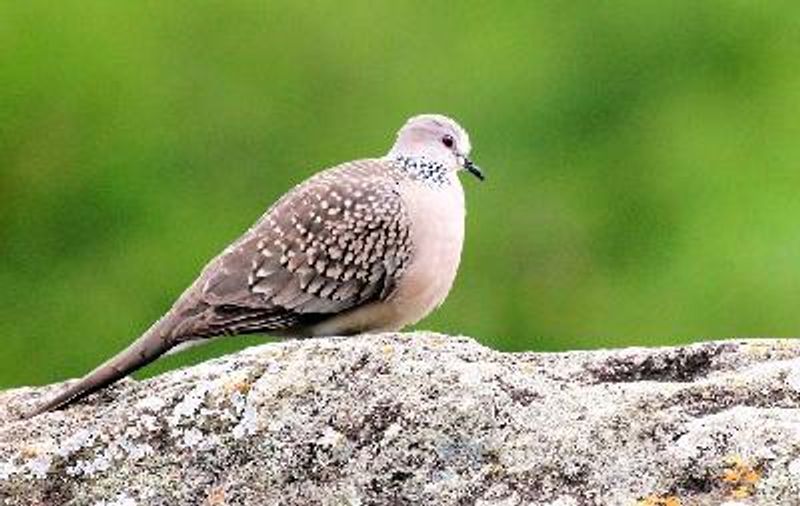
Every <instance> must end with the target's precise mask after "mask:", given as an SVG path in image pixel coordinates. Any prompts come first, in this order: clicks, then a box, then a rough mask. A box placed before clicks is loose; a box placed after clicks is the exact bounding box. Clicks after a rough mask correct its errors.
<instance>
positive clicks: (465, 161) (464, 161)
mask: <svg viewBox="0 0 800 506" xmlns="http://www.w3.org/2000/svg"><path fill="white" fill-rule="evenodd" d="M460 158H461V166H462V167H464V169H465V170H467V171H469V173H470V174H472V175H473V176H475V177H477V178H478V179H480V180H481V181H483V180H485V179H486V176H484V175H483V171H482V170H481V168H480V167H478V166H477V165H475V164H474V163H472V160H470V159H469V158H467V157H466V156H464V155H460Z"/></svg>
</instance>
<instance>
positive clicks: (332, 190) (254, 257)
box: [176, 160, 412, 338]
mask: <svg viewBox="0 0 800 506" xmlns="http://www.w3.org/2000/svg"><path fill="white" fill-rule="evenodd" d="M392 170H393V168H392V167H391V165H390V164H388V162H385V161H383V160H363V161H358V162H351V163H348V164H344V165H342V166H339V167H336V168H333V169H330V170H328V171H325V172H323V173H321V174H319V175H317V176H315V177H313V178H312V179H310V180H308V181H306V182H305V183H303V184H301V185H299V186H297V187H296V188H294V189H293V190H292V191H291V192H289V193H288V194H287V195H285V196H284V197H283V198H282V199H281V200H279V201H278V202H277V203H276V204H275V205H274V206H273V207H272V208H271V209H270V210H269V211H267V213H266V214H265V215H264V216H263V217H262V218H261V219H260V220H259V221H258V222H257V223H256V225H254V226H253V228H251V229H250V230H249V231H248V232H247V233H246V234H245V235H244V236H243V237H242V238H240V239H239V240H238V241H236V242H235V243H234V244H233V245H231V246H230V247H229V248H228V249H227V250H226V251H225V252H223V254H222V255H220V256H219V257H218V258H216V259H215V260H213V261H212V262H211V264H209V266H208V267H207V268H206V269H205V271H204V273H203V275H202V276H201V278H200V280H199V282H198V283H199V292H198V293H197V296H196V297H192V299H193V300H192V301H191V304H189V307H190V308H191V309H189V311H190V312H191V311H193V312H196V314H194V315H192V316H188V315H187V318H185V321H184V322H182V323H181V324H180V325H181V326H182V328H180V329H176V334H178V335H181V336H186V337H189V338H191V337H203V336H212V335H222V334H242V333H254V332H270V331H292V330H294V329H296V328H301V327H303V326H304V325H308V324H313V323H316V322H319V321H322V320H324V319H325V318H327V317H329V316H330V315H332V314H338V313H341V312H343V311H346V310H349V309H352V308H355V307H358V306H361V305H363V304H367V303H369V302H373V301H377V300H385V299H386V298H387V297H389V296H390V295H391V294H392V292H393V290H394V289H395V287H396V284H397V281H398V279H399V278H400V277H401V276H402V274H403V272H404V270H405V268H406V266H407V265H408V262H409V259H410V257H411V254H412V247H411V241H410V237H409V222H408V217H407V215H406V212H405V208H404V206H403V203H402V200H401V199H400V195H399V193H398V189H397V182H396V178H394V177H392ZM198 307H202V309H200V310H198V309H197V308H198Z"/></svg>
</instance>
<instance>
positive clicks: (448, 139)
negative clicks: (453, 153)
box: [442, 135, 455, 148]
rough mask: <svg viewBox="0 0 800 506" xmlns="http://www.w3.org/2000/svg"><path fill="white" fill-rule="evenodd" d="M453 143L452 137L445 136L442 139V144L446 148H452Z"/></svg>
mask: <svg viewBox="0 0 800 506" xmlns="http://www.w3.org/2000/svg"><path fill="white" fill-rule="evenodd" d="M454 143H455V141H453V136H451V135H445V136H444V137H442V144H444V145H445V146H447V147H448V148H452V147H453V144H454Z"/></svg>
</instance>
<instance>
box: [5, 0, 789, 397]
mask: <svg viewBox="0 0 800 506" xmlns="http://www.w3.org/2000/svg"><path fill="white" fill-rule="evenodd" d="M798 7H800V4H798V3H796V2H769V3H766V2H750V1H735V0H720V1H707V2H689V1H672V2H643V1H627V2H559V1H552V2H528V1H524V2H504V3H492V2H453V3H449V2H444V3H443V2H436V3H432V2H391V3H390V2H352V3H350V2H345V3H343V2H313V3H307V2H280V3H278V2H242V1H225V2H221V1H220V2H195V1H192V2H160V1H158V2H156V1H149V2H145V1H141V2H139V1H137V2H133V1H130V2H100V1H97V2H88V1H81V2H23V1H17V2H11V1H9V2H3V3H2V4H0V339H1V340H2V341H1V342H2V350H0V386H10V385H19V384H30V383H43V382H50V381H55V380H59V379H63V378H66V377H69V376H77V375H80V374H83V373H85V372H86V371H88V370H89V369H90V368H92V367H93V366H95V365H97V364H98V363H99V362H100V361H101V360H103V359H104V358H107V357H108V356H110V355H111V354H113V353H115V352H116V351H118V350H119V349H121V348H122V347H123V346H125V345H126V344H127V343H129V342H130V341H131V340H133V339H134V338H135V337H137V336H138V334H139V333H140V332H142V331H143V330H144V329H145V328H146V327H147V326H148V325H149V324H150V322H152V321H153V320H154V319H156V318H157V317H158V316H159V315H160V314H161V313H162V312H163V311H165V310H166V309H167V308H168V307H169V305H170V303H171V302H172V300H173V299H174V298H175V297H176V296H177V295H178V294H179V293H180V292H181V291H182V289H183V288H184V287H185V286H187V285H188V284H189V283H190V282H191V281H192V280H193V279H194V277H195V275H196V274H197V273H198V271H199V269H200V268H201V267H202V266H203V265H204V263H205V262H206V261H207V260H208V259H210V258H211V257H212V256H214V255H215V254H216V253H217V252H219V251H220V250H221V249H222V248H223V247H224V246H225V245H227V244H228V243H229V242H230V241H231V240H233V239H234V238H235V237H236V236H237V235H238V234H239V233H240V232H242V231H243V230H244V229H245V228H246V227H248V226H249V225H250V224H251V223H252V222H253V221H254V220H255V219H256V218H257V217H258V216H259V215H260V214H261V213H262V212H263V211H264V209H266V208H267V207H268V206H269V204H270V203H272V202H273V201H274V200H275V199H276V198H277V197H278V196H279V195H281V194H282V193H283V192H284V191H286V190H287V189H288V188H289V187H290V186H292V185H293V184H294V183H296V182H298V181H300V180H301V179H303V178H305V177H307V176H309V175H311V174H313V173H314V172H315V171H316V170H318V169H320V168H323V167H326V166H329V165H332V164H334V163H337V162H339V161H344V160H349V159H353V158H359V157H367V156H375V155H380V154H382V153H384V152H385V151H386V150H387V149H388V147H389V145H390V143H391V142H392V139H393V136H394V133H395V131H396V129H397V128H398V127H399V126H400V125H401V124H402V123H403V122H404V121H405V119H406V118H407V117H408V116H410V115H412V114H416V113H420V112H442V113H445V114H449V115H452V116H454V117H455V118H457V119H458V120H459V121H460V122H461V123H462V124H463V125H465V126H466V127H467V129H468V130H469V131H470V132H471V135H472V140H473V145H474V151H473V154H474V159H475V160H476V161H477V162H478V163H479V164H480V165H481V166H483V167H484V168H485V170H486V172H487V173H488V181H487V182H486V183H485V184H482V185H481V184H478V183H477V181H474V180H472V179H465V180H464V184H465V187H466V193H467V200H468V207H469V215H468V217H467V242H466V247H465V252H464V256H463V263H462V267H461V270H460V276H459V278H458V280H457V282H456V286H455V288H454V290H453V292H452V293H451V295H450V297H449V299H448V300H447V302H446V303H445V305H444V306H443V307H442V308H441V309H440V310H439V311H438V312H437V313H435V314H434V315H433V316H431V317H429V318H428V319H426V320H425V321H423V322H422V323H421V324H420V325H418V327H419V328H428V329H435V330H438V331H442V332H448V333H453V334H460V333H463V334H468V335H471V336H475V337H477V338H478V339H480V340H481V341H482V342H484V343H485V344H487V345H489V346H492V347H496V348H500V349H505V350H563V349H575V348H594V347H600V346H624V345H658V344H671V343H682V342H689V341H694V340H700V339H712V338H725V337H731V336H777V335H780V336H793V335H797V334H798V329H800V306H799V305H800V255H798V252H799V251H800V192H799V191H798V189H799V188H800V119H799V118H800V72H799V71H798V64H800V8H798ZM262 340H263V339H262V338H259V337H249V338H240V339H230V340H228V341H227V342H224V341H223V342H218V343H215V344H212V345H210V346H209V347H205V348H202V349H199V350H197V349H196V350H197V351H195V350H193V351H190V352H188V353H187V354H184V355H180V356H176V357H169V358H168V359H166V360H165V361H163V362H161V363H159V364H157V365H156V366H153V367H150V368H148V370H147V371H146V372H145V375H147V374H153V373H155V372H157V371H160V370H163V369H164V368H167V367H175V366H176V365H178V364H184V363H187V361H198V360H202V359H203V358H206V357H208V356H213V355H219V354H220V353H223V352H225V351H229V350H232V349H235V348H238V347H242V346H246V345H251V344H253V343H256V342H261V341H262Z"/></svg>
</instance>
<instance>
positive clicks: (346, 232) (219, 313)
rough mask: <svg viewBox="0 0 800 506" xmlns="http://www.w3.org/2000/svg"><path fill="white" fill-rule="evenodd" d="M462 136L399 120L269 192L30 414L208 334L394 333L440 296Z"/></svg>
mask: <svg viewBox="0 0 800 506" xmlns="http://www.w3.org/2000/svg"><path fill="white" fill-rule="evenodd" d="M471 149H472V146H471V144H470V139H469V135H468V134H467V132H466V130H464V128H462V127H461V126H460V125H459V124H458V123H457V122H456V121H455V120H453V119H451V118H449V117H447V116H444V115H441V114H421V115H417V116H413V117H411V118H410V119H408V120H407V121H406V122H405V124H404V125H403V126H402V127H401V128H400V130H399V131H398V132H397V135H396V139H395V142H394V144H393V145H392V147H391V149H390V150H389V152H388V153H387V154H386V155H384V156H382V157H379V158H367V159H360V160H355V161H350V162H346V163H342V164H340V165H337V166H334V167H332V168H329V169H326V170H323V171H320V172H318V173H317V174H315V175H313V176H311V177H310V178H308V179H307V180H305V181H304V182H302V183H300V184H298V185H297V186H295V187H294V188H292V189H291V190H290V191H288V192H287V193H286V194H284V195H283V196H282V197H281V198H279V199H278V200H277V201H276V202H275V203H274V204H273V205H272V206H271V207H270V208H269V209H268V210H267V211H266V212H265V213H264V214H263V215H262V216H261V217H260V218H259V219H258V220H257V221H256V222H255V224H253V225H252V226H251V227H250V228H249V229H248V230H247V231H246V232H245V233H244V234H243V235H241V236H240V237H239V238H238V239H236V240H235V241H234V242H233V243H231V244H230V245H229V246H228V247H227V248H225V249H224V250H223V251H222V252H221V253H220V254H219V255H218V256H216V257H215V258H213V259H212V260H211V261H210V262H208V264H207V265H206V266H205V267H204V268H203V269H202V271H201V272H200V274H199V276H198V277H197V279H196V280H195V281H194V282H193V283H192V284H191V285H190V286H189V287H188V288H187V289H186V290H185V291H184V292H183V293H182V294H181V295H180V296H179V297H178V298H177V300H176V301H175V302H174V304H173V305H172V307H171V308H170V309H169V310H168V311H167V312H166V313H165V314H164V315H163V316H162V317H161V318H160V319H158V320H157V321H156V322H155V323H153V324H152V326H151V327H150V328H149V329H148V330H147V331H146V332H145V333H144V334H143V335H142V336H141V337H139V338H138V339H137V340H135V341H134V342H133V343H132V344H131V345H130V346H128V347H127V348H125V349H124V350H123V351H121V352H120V353H118V354H117V355H115V356H114V357H112V358H111V359H109V360H108V361H106V362H105V363H103V364H102V365H100V366H99V367H97V368H96V369H94V370H93V371H91V372H90V373H89V374H87V375H86V376H84V377H83V378H82V379H78V380H76V381H74V382H72V383H70V384H68V385H67V386H66V387H65V388H63V390H62V391H60V392H59V393H57V394H56V395H55V396H53V397H52V398H51V399H49V400H46V401H45V402H43V403H42V404H41V405H39V406H37V407H36V408H34V410H32V412H31V413H29V416H35V415H38V414H40V413H44V412H48V411H53V410H57V409H63V408H65V407H67V406H69V405H70V404H73V403H75V402H76V401H78V400H81V399H83V398H84V397H86V396H88V395H90V394H92V393H94V392H97V391H98V390H101V389H103V388H105V387H107V386H108V385H110V384H112V383H114V382H116V381H118V380H119V379H121V378H123V377H125V376H127V375H129V374H131V373H132V372H134V371H136V370H138V369H140V368H142V367H144V366H145V365H147V364H149V363H151V362H153V361H154V360H156V359H157V358H159V357H160V356H162V355H164V354H166V353H168V352H174V351H176V350H178V349H182V348H185V347H188V346H191V345H194V344H197V343H199V342H203V341H206V340H209V339H212V338H217V337H223V336H233V335H244V334H269V335H273V336H276V337H284V338H304V337H318V336H334V335H339V336H348V335H355V334H361V333H370V332H388V331H398V330H401V329H402V328H403V327H405V326H407V325H411V324H414V323H416V322H418V321H419V320H421V319H422V318H424V317H425V316H427V315H428V314H429V313H431V312H432V311H433V310H434V309H436V308H437V307H438V306H439V305H440V304H441V303H442V302H443V301H444V299H445V298H446V297H447V294H448V292H449V291H450V289H451V287H452V285H453V282H454V280H455V277H456V272H457V270H458V266H459V262H460V258H461V251H462V245H463V241H464V222H465V214H466V213H465V205H464V190H463V188H462V186H461V182H460V179H459V177H458V173H459V172H467V173H470V174H472V175H473V176H475V177H477V178H478V179H479V180H481V181H483V180H484V174H483V172H482V171H481V169H480V168H479V167H478V166H477V165H475V164H474V163H473V162H472V160H471V159H470V157H469V156H470V152H471Z"/></svg>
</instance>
